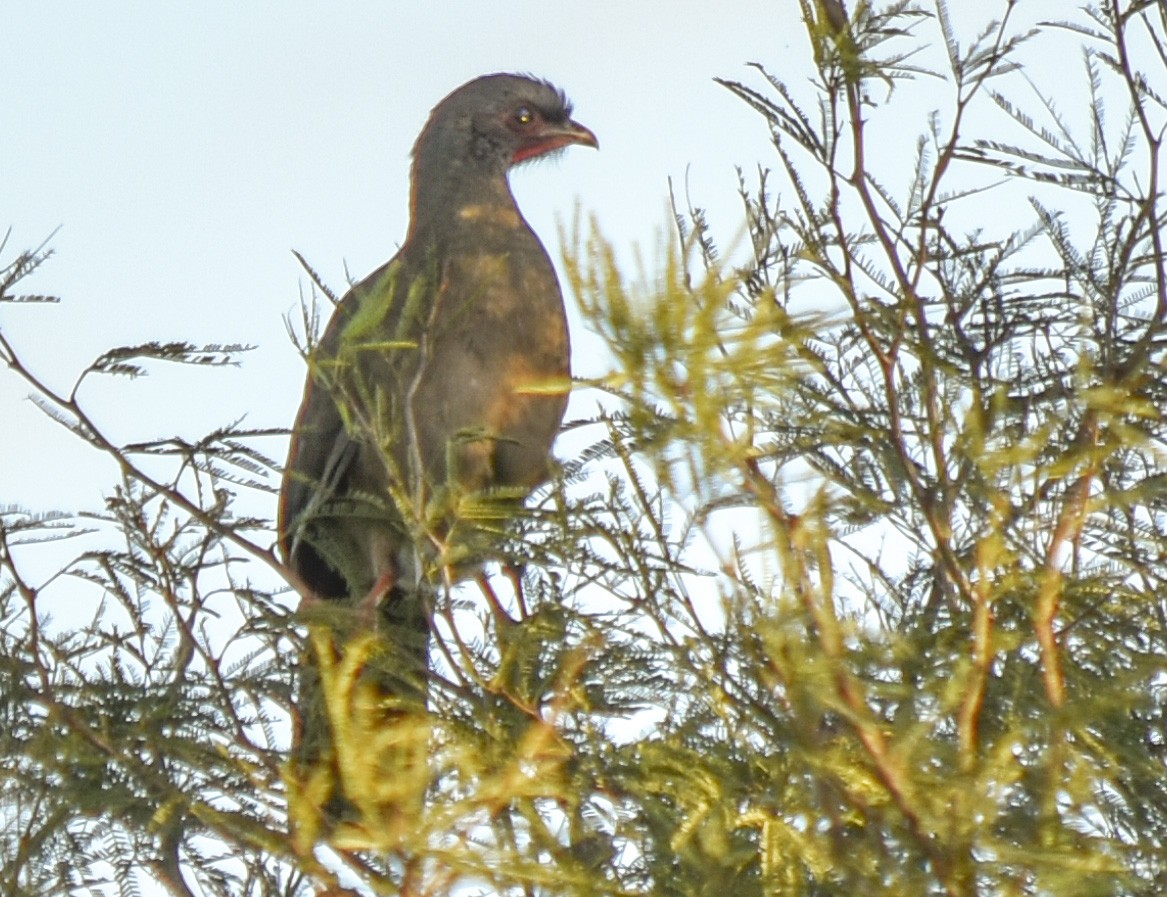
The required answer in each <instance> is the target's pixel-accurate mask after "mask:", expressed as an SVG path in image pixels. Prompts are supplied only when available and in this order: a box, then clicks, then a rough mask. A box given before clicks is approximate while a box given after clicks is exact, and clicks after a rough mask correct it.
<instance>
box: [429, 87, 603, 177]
mask: <svg viewBox="0 0 1167 897" xmlns="http://www.w3.org/2000/svg"><path fill="white" fill-rule="evenodd" d="M571 144H580V145H582V146H591V147H598V146H599V142H598V141H597V140H596V135H595V134H593V133H592V132H591V131H590V130H588V129H587V128H585V127H584V126H583V125H581V124H579V123H578V122H576V121H573V120H572V118H571V103H569V102H568V101H567V97H566V96H564V94H563V92H562V91H560V90H557V89H556V88H555V87H553V86H552V85H550V84H548V83H547V82H546V81H540V80H537V79H535V78H531V77H527V76H525V75H506V74H499V75H484V76H483V77H481V78H476V79H474V80H473V81H470V82H468V83H466V84H463V85H462V86H461V87H459V88H458V89H457V90H455V91H454V92H453V93H451V94H450V95H449V96H447V97H446V98H445V99H444V100H442V101H441V102H440V103H438V105H437V106H435V107H434V110H433V112H432V113H430V117H429V121H427V122H426V125H425V128H423V129H422V132H421V135H420V136H419V137H418V138H417V143H416V145H415V146H414V148H413V157H414V177H415V178H419V177H451V176H453V177H457V176H458V175H459V174H466V175H469V176H471V177H482V176H486V177H491V176H497V175H501V174H505V173H506V171H507V169H509V168H510V167H511V166H513V165H516V164H518V163H520V162H525V161H527V160H528V159H534V158H537V157H539V156H542V155H544V154H546V153H549V152H553V151H554V150H558V149H562V148H563V147H566V146H570V145H571Z"/></svg>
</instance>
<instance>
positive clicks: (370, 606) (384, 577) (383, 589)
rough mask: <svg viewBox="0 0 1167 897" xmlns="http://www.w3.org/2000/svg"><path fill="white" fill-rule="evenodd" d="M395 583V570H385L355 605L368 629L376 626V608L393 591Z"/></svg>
mask: <svg viewBox="0 0 1167 897" xmlns="http://www.w3.org/2000/svg"><path fill="white" fill-rule="evenodd" d="M395 585H397V571H396V570H393V569H389V570H386V571H385V572H384V573H382V574H381V575H380V576H379V577H377V581H376V582H375V583H373V587H372V588H371V589H369V592H368V594H367V595H365V597H364V598H362V599H361V602H360V604H358V605H357V608H358V610H359V611H360V614H361V618H362V620H363V621H364V622H365V623H366V624H367V625H368V627H369V628H370V629H376V628H377V619H378V614H377V608H379V607H380V606H381V602H382V601H384V600H385V598H386V596H387V595H388V594H389V593H390V592H391V591H393V587H394V586H395Z"/></svg>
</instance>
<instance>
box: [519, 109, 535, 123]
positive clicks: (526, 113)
mask: <svg viewBox="0 0 1167 897" xmlns="http://www.w3.org/2000/svg"><path fill="white" fill-rule="evenodd" d="M534 120H535V113H534V112H532V111H531V110H530V108H529V107H527V106H520V107H519V108H518V109H516V110H515V124H517V125H518V126H519V127H521V128H525V127H527V126H528V125H530V124H531V122H533V121H534Z"/></svg>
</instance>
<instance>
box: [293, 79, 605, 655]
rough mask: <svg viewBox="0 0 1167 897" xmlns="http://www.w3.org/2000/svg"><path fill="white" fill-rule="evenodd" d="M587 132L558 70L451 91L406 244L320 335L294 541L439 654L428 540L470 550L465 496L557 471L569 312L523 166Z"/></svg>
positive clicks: (522, 493) (308, 581)
mask: <svg viewBox="0 0 1167 897" xmlns="http://www.w3.org/2000/svg"><path fill="white" fill-rule="evenodd" d="M571 144H580V145H583V146H591V147H596V146H598V144H597V141H596V137H595V135H594V134H593V133H592V132H591V131H590V130H588V129H587V128H585V127H584V126H583V125H580V124H578V123H577V122H575V121H573V120H572V118H571V105H570V104H569V103H568V101H567V99H566V97H565V96H564V94H563V93H562V92H561V91H559V90H557V89H556V88H554V87H552V86H551V85H550V84H548V83H546V82H544V81H539V80H536V79H534V78H530V77H526V76H520V75H510V74H495V75H487V76H484V77H481V78H477V79H475V80H473V81H470V82H469V83H467V84H464V85H463V86H461V87H459V88H458V89H457V90H455V91H454V92H453V93H451V94H450V95H449V96H447V97H446V98H445V99H444V100H442V101H441V102H440V103H439V104H438V105H437V106H436V107H435V108H434V110H433V112H432V113H431V114H430V117H429V120H428V121H427V122H426V124H425V127H424V128H423V129H422V131H421V134H420V136H419V137H418V138H417V143H416V144H415V146H414V149H413V168H412V174H411V193H410V222H409V230H408V233H407V235H406V238H405V242H404V244H403V245H402V246H401V249H400V250H399V251H398V253H397V254H396V255H395V256H394V257H393V259H392V260H391V261H389V262H388V263H387V264H385V265H384V266H382V267H381V268H379V269H377V270H376V271H374V272H373V273H372V274H370V275H369V276H368V277H366V278H365V279H364V280H363V281H361V282H360V283H358V284H357V285H356V286H354V287H353V288H352V289H351V290H350V291H349V292H348V294H347V295H346V296H345V297H344V298H343V299H342V300H341V302H340V304H339V305H338V307H337V308H336V311H335V313H334V314H333V317H332V319H331V321H330V322H329V324H328V326H327V328H326V330H325V332H324V334H323V336H322V337H321V339H320V341H319V343H318V344H317V345H316V346H315V347H314V348H313V349H312V350H311V351H310V352H309V358H308V360H309V366H310V372H309V376H308V383H307V388H306V392H305V396H304V401H303V404H302V405H301V407H300V413H299V416H298V418H297V420H296V424H295V428H294V432H293V436H292V443H291V449H290V452H289V455H288V462H287V466H286V469H285V474H284V480H283V487H282V493H281V500H280V513H279V533H280V537H279V538H280V548H281V551H282V553H283V556H284V558H285V560H286V562H287V564H288V566H289V567H290V568H291V569H292V570H293V571H294V572H295V573H296V575H297V576H298V577H299V579H300V582H301V584H302V589H303V590H305V591H306V592H307V593H309V596H310V597H313V598H323V599H345V598H349V599H352V600H353V601H354V602H360V601H362V600H366V599H367V600H368V601H369V602H370V603H372V604H374V605H376V606H378V608H379V617H378V618H379V620H382V621H388V625H389V626H392V625H398V626H400V627H402V628H403V630H404V631H405V633H406V634H408V633H409V632H415V633H416V634H417V638H415V639H413V640H412V641H411V642H408V648H407V650H406V653H408V654H412V655H413V658H412V659H413V661H414V663H415V664H420V666H421V668H422V670H423V671H424V664H425V651H426V642H427V639H428V628H427V625H426V620H425V616H424V614H423V611H422V609H421V608H420V606H419V600H418V598H417V596H416V595H415V594H414V590H415V586H416V579H417V578H418V577H419V576H420V575H421V574H420V573H419V571H418V568H417V567H416V562H415V559H416V558H417V557H418V549H419V547H420V549H421V550H422V552H423V553H424V552H426V551H429V552H430V554H431V556H442V555H443V553H445V554H446V555H449V552H450V550H451V546H453V547H454V549H455V553H456V548H457V546H458V545H459V544H461V543H462V542H463V541H466V540H463V539H461V538H460V537H459V532H461V529H460V528H462V529H465V527H466V524H464V523H463V522H462V521H461V520H460V519H459V517H458V515H457V514H456V513H454V510H455V508H456V506H457V504H458V501H459V499H464V498H465V497H467V496H476V495H479V496H486V497H491V496H493V497H496V498H497V499H498V501H500V502H504V503H505V502H519V501H521V500H522V499H523V498H525V497H526V496H527V495H528V494H529V493H530V491H531V490H532V489H533V488H534V487H535V486H537V485H538V484H539V483H541V482H543V481H544V480H545V479H546V478H547V477H548V476H549V472H550V471H549V462H550V451H551V444H552V441H553V440H554V438H555V436H556V433H557V431H558V429H559V426H560V424H561V422H562V418H563V413H564V409H565V406H566V403H567V392H568V387H569V378H570V369H569V342H568V332H567V322H566V317H565V313H564V307H563V297H562V294H561V292H560V288H559V283H558V280H557V278H556V275H555V270H554V268H553V267H552V265H551V261H550V259H549V257H548V255H547V252H546V250H545V249H544V248H543V245H542V243H540V242H539V238H538V237H537V236H536V235H535V233H534V232H533V231H532V230H531V228H530V226H529V225H528V224H527V222H526V221H525V220H524V219H523V216H522V214H521V213H520V212H519V209H518V206H517V205H516V203H515V199H514V196H513V195H512V194H511V190H510V186H509V183H508V180H507V175H508V172H509V170H510V169H511V168H512V167H513V166H515V165H517V164H519V163H521V162H524V161H527V160H529V159H534V158H536V157H540V156H543V155H545V154H547V153H550V152H552V151H554V150H558V149H561V148H563V147H566V146H568V145H571ZM467 539H469V537H467ZM470 541H471V542H472V540H470ZM379 625H380V624H379ZM408 659H409V658H405V657H402V658H400V660H401V661H402V662H404V661H406V660H408Z"/></svg>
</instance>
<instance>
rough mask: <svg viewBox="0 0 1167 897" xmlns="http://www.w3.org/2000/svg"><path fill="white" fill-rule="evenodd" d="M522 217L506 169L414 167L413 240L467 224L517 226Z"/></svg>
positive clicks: (410, 224) (410, 234) (412, 194)
mask: <svg viewBox="0 0 1167 897" xmlns="http://www.w3.org/2000/svg"><path fill="white" fill-rule="evenodd" d="M521 221H522V218H521V216H520V215H519V208H518V206H517V205H516V204H515V198H514V195H513V194H512V193H511V188H510V185H509V184H508V183H507V176H506V172H505V171H502V172H498V173H490V174H487V173H485V172H483V171H481V170H467V169H466V168H464V167H459V166H452V167H450V166H447V167H445V168H444V169H443V170H441V171H440V172H427V171H425V170H424V169H420V170H415V171H414V177H413V183H412V185H411V189H410V221H409V237H408V238H409V239H411V240H412V239H418V238H425V237H430V236H437V237H440V236H442V235H446V234H449V235H453V234H454V233H456V232H458V231H460V230H461V229H462V228H463V227H465V226H467V225H481V224H487V225H501V226H505V227H517V226H519V224H520V222H521Z"/></svg>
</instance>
